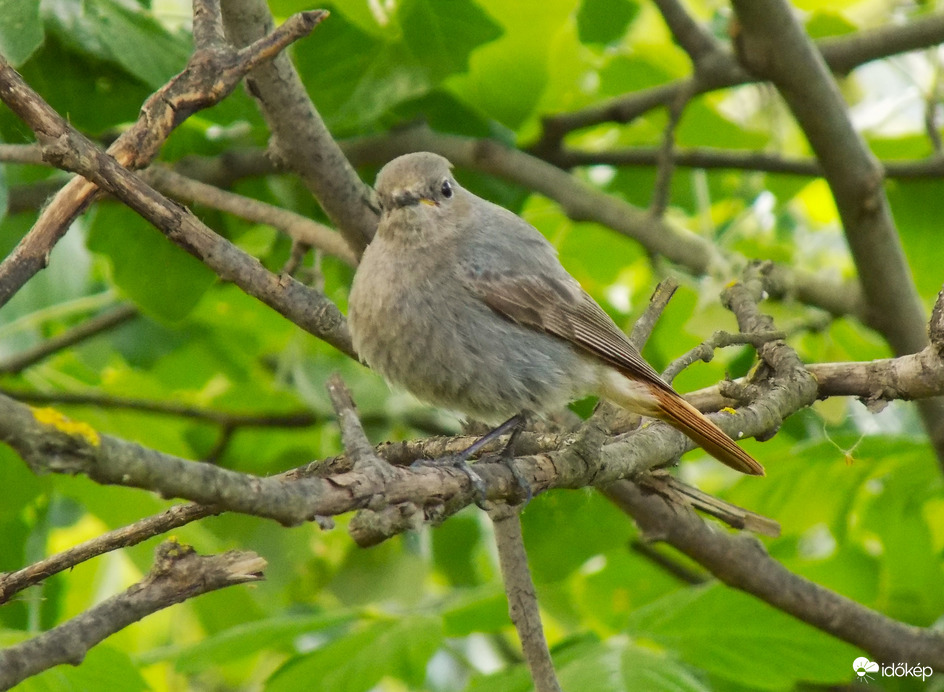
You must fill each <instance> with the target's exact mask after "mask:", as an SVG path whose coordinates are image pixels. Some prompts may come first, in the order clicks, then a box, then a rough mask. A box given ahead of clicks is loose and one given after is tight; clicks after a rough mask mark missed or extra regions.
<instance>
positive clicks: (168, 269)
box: [88, 204, 216, 321]
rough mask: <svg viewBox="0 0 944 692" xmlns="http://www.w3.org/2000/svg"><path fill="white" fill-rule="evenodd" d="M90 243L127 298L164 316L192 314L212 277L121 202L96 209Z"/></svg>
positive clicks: (196, 261) (213, 279) (198, 262)
mask: <svg viewBox="0 0 944 692" xmlns="http://www.w3.org/2000/svg"><path fill="white" fill-rule="evenodd" d="M88 247H89V249H90V250H92V251H93V252H97V253H99V254H101V255H104V256H106V257H108V259H109V260H111V266H112V278H113V279H114V282H115V284H116V285H117V286H118V287H119V288H121V290H122V291H124V292H125V293H126V294H127V295H128V297H129V298H131V299H132V300H133V301H134V302H135V303H136V304H137V305H138V306H140V307H141V308H142V309H143V310H145V311H147V312H149V313H150V314H152V315H155V316H156V317H160V318H162V319H165V320H171V321H173V320H178V319H180V318H182V317H183V316H184V315H186V314H187V313H188V312H190V310H192V309H193V307H194V306H195V305H196V304H197V301H199V300H200V298H201V296H202V295H203V293H204V291H206V290H207V289H208V288H209V287H210V286H212V285H213V283H214V282H215V281H216V275H215V274H214V273H213V272H212V271H210V270H209V269H208V268H207V267H206V266H205V265H204V264H203V263H201V262H200V261H199V260H197V259H195V258H194V257H191V256H190V255H189V254H187V253H186V252H185V251H184V250H181V249H180V248H179V247H177V246H176V245H174V244H173V243H172V242H170V241H169V240H168V239H167V238H165V237H164V236H163V235H162V234H161V233H159V232H158V231H157V230H155V229H154V228H152V227H151V225H150V224H149V223H147V222H146V221H145V220H144V219H142V218H141V217H140V216H138V215H137V214H135V213H134V212H133V211H131V210H130V209H128V208H127V207H124V206H121V205H117V204H113V205H103V206H100V207H99V208H98V209H97V210H96V212H95V214H94V216H93V218H92V223H91V227H90V228H89V237H88Z"/></svg>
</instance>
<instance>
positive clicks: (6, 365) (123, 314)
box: [0, 305, 138, 375]
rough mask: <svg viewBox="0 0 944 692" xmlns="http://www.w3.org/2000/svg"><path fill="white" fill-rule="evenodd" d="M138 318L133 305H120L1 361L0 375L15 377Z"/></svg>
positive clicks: (136, 310)
mask: <svg viewBox="0 0 944 692" xmlns="http://www.w3.org/2000/svg"><path fill="white" fill-rule="evenodd" d="M137 316H138V309H137V308H136V307H134V306H133V305H119V306H118V307H116V308H113V309H112V310H109V311H108V312H103V313H102V314H100V315H96V316H95V317H93V318H91V319H89V320H86V321H85V322H83V323H82V324H78V325H76V326H74V327H72V328H70V329H67V330H66V331H64V332H62V333H61V334H58V335H57V336H54V337H52V338H51V339H46V340H45V341H43V342H41V343H38V344H36V345H35V346H33V347H32V348H28V349H26V350H25V351H20V352H19V353H15V354H13V355H11V356H9V357H7V358H5V359H3V360H0V373H6V374H10V375H15V374H17V373H19V372H22V371H23V370H25V369H26V368H28V367H30V366H31V365H35V364H36V363H38V362H40V361H41V360H44V359H46V358H48V357H49V356H51V355H53V354H54V353H58V352H59V351H62V350H64V349H66V348H69V347H70V346H74V345H75V344H77V343H79V342H81V341H85V340H86V339H90V338H92V337H93V336H97V335H98V334H101V333H102V332H104V331H108V330H109V329H113V328H114V327H117V326H118V325H121V324H124V323H125V322H127V321H129V320H132V319H134V318H135V317H137Z"/></svg>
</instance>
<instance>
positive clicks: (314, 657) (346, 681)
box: [266, 615, 443, 692]
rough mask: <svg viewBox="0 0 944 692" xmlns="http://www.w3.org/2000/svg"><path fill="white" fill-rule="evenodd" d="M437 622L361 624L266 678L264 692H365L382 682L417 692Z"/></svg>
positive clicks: (438, 634)
mask: <svg viewBox="0 0 944 692" xmlns="http://www.w3.org/2000/svg"><path fill="white" fill-rule="evenodd" d="M442 636H443V635H442V622H441V621H440V619H439V618H435V617H428V616H420V615H413V616H408V617H404V618H402V619H399V620H381V621H376V622H371V623H364V625H363V626H362V627H358V628H356V629H354V630H353V631H352V632H350V633H349V634H346V635H344V636H341V637H339V638H337V639H335V640H334V641H332V642H330V643H329V644H327V645H325V646H323V647H322V648H320V649H317V650H315V651H312V652H311V653H307V654H301V655H299V656H296V657H295V658H293V659H292V660H290V661H289V662H288V663H286V664H285V665H284V666H283V667H281V668H280V669H279V670H277V671H276V672H275V673H273V675H272V676H271V677H270V678H269V680H268V684H267V685H266V690H267V692H283V691H284V692H294V691H295V690H302V689H319V690H344V691H345V692H366V691H367V690H369V689H371V688H372V687H373V686H374V685H376V684H377V683H378V682H379V681H380V679H381V678H383V677H384V676H394V677H397V678H399V679H401V680H403V681H404V682H405V683H406V684H407V685H408V686H409V687H411V688H414V689H415V688H418V687H420V686H421V685H422V684H423V681H424V679H425V678H426V664H427V663H428V662H429V659H430V657H431V656H432V655H433V653H435V651H436V649H438V648H439V646H440V645H441V644H442Z"/></svg>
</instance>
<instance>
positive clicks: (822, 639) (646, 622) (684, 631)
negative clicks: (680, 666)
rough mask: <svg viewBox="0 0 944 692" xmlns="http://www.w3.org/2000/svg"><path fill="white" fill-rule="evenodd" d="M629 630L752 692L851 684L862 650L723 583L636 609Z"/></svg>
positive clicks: (696, 589)
mask: <svg viewBox="0 0 944 692" xmlns="http://www.w3.org/2000/svg"><path fill="white" fill-rule="evenodd" d="M628 630H629V631H630V632H631V633H632V634H633V635H634V636H637V637H647V638H650V639H652V640H654V641H656V642H657V643H659V644H661V645H662V646H665V647H666V648H667V649H669V650H671V651H673V652H675V653H676V654H677V655H678V656H679V657H680V658H681V659H683V660H684V661H686V662H687V663H689V664H690V665H692V666H697V667H698V668H701V669H704V670H706V671H709V672H710V673H712V674H713V675H717V676H718V677H722V678H725V679H728V680H732V681H734V682H737V683H738V684H741V685H744V686H745V687H747V688H749V689H754V690H781V689H786V688H789V687H792V686H793V685H794V684H796V683H797V682H799V681H801V680H802V681H806V682H816V683H821V684H838V683H840V682H843V681H846V680H848V679H849V675H850V673H849V669H850V666H851V665H852V661H853V660H855V658H856V656H858V655H859V652H858V651H857V649H855V648H854V647H852V646H850V645H848V644H845V643H844V642H841V641H839V640H837V639H833V638H832V637H830V636H828V635H826V634H824V633H823V632H821V631H819V630H817V629H814V628H813V627H811V626H810V625H807V624H805V623H802V622H800V621H799V620H796V619H794V618H792V617H790V616H789V615H786V614H784V613H783V612H781V611H779V610H777V609H775V608H773V607H772V606H769V605H767V604H765V603H763V602H761V601H759V600H757V599H755V598H753V597H751V596H748V595H747V594H744V593H742V592H740V591H735V590H734V589H729V588H727V587H725V586H723V585H721V584H713V585H711V586H708V587H699V588H691V589H687V590H685V591H680V592H677V593H674V594H671V595H669V596H666V597H665V598H662V599H660V600H658V601H656V602H654V603H652V604H650V605H648V606H646V607H645V608H642V609H640V610H638V611H636V612H635V613H634V614H633V615H632V617H631V618H630V624H629V627H628Z"/></svg>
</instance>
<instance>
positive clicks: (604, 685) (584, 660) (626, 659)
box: [558, 639, 709, 692]
mask: <svg viewBox="0 0 944 692" xmlns="http://www.w3.org/2000/svg"><path fill="white" fill-rule="evenodd" d="M558 677H559V679H560V683H561V687H562V688H563V689H565V690H581V692H623V691H624V690H646V692H708V690H709V688H708V687H707V686H706V685H705V684H704V683H702V682H701V681H699V680H698V678H696V677H695V675H694V674H693V673H692V671H691V670H690V669H689V668H688V667H686V666H685V665H683V664H681V663H679V662H678V661H674V660H672V658H670V657H669V656H667V655H666V654H663V653H659V652H655V651H652V650H650V649H644V648H642V647H640V646H636V645H634V644H632V643H630V642H627V641H626V640H625V639H614V640H612V641H610V642H606V643H600V644H592V645H586V646H584V647H582V648H581V650H580V651H579V655H578V652H574V653H573V660H572V661H570V662H569V663H566V664H563V665H560V666H559V671H558Z"/></svg>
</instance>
